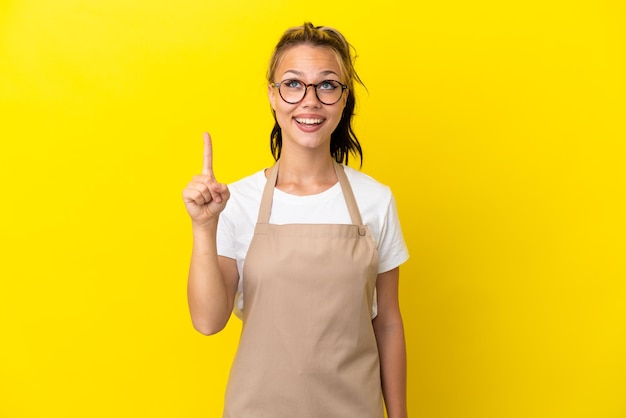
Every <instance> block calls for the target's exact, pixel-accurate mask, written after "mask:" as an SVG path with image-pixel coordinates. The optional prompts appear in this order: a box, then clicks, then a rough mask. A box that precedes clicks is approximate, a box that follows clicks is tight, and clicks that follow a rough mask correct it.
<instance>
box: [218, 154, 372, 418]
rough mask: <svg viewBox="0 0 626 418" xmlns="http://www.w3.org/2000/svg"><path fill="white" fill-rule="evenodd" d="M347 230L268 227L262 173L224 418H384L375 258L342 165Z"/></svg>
mask: <svg viewBox="0 0 626 418" xmlns="http://www.w3.org/2000/svg"><path fill="white" fill-rule="evenodd" d="M335 170H336V172H337V177H338V179H339V183H340V185H341V188H342V191H343V195H344V198H345V200H346V204H347V206H348V210H349V212H350V217H351V219H352V225H342V224H333V225H329V224H322V225H317V224H313V225H309V224H288V225H273V224H270V223H269V219H270V211H271V206H272V198H273V193H274V187H275V185H276V179H277V176H278V163H276V164H275V165H274V167H273V168H272V169H270V172H269V175H268V179H267V184H266V186H265V190H264V192H263V197H262V200H261V207H260V210H259V218H258V223H257V225H256V228H255V231H254V237H253V238H252V242H251V243H250V248H249V250H248V254H247V256H246V260H245V263H244V269H243V294H244V298H245V300H244V309H243V318H242V320H243V329H242V333H241V340H240V343H239V348H238V351H237V355H236V357H235V361H234V363H233V366H232V369H231V373H230V378H229V382H228V388H227V390H226V399H225V409H224V415H223V416H224V417H225V418H383V404H382V393H381V382H380V364H379V357H378V349H377V346H376V338H375V335H374V330H373V328H372V320H371V314H372V299H373V295H374V287H375V285H376V276H377V268H378V253H377V250H376V245H375V242H374V239H373V238H372V234H371V232H370V230H369V228H368V227H367V226H366V225H363V222H362V221H361V215H360V213H359V210H358V207H357V204H356V201H355V199H354V194H353V193H352V188H351V187H350V183H349V182H348V179H347V177H346V175H345V173H344V170H343V166H341V165H339V164H335Z"/></svg>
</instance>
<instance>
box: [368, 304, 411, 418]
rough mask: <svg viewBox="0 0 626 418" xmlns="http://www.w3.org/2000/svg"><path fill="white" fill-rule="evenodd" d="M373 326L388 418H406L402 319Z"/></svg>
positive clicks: (404, 350) (404, 347) (404, 353)
mask: <svg viewBox="0 0 626 418" xmlns="http://www.w3.org/2000/svg"><path fill="white" fill-rule="evenodd" d="M377 325H378V326H375V331H376V340H377V342H378V351H379V355H380V366H381V379H382V389H383V396H384V398H385V406H386V408H387V415H388V416H389V418H406V417H407V405H406V346H405V339H404V327H403V325H402V318H401V317H400V316H399V314H398V318H397V319H395V320H394V321H393V322H392V323H389V324H377Z"/></svg>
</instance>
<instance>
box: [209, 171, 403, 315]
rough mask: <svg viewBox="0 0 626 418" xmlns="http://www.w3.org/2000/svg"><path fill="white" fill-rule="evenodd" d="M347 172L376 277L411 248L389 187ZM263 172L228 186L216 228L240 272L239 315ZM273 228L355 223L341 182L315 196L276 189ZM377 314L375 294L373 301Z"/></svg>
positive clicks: (221, 249) (220, 244) (219, 241)
mask: <svg viewBox="0 0 626 418" xmlns="http://www.w3.org/2000/svg"><path fill="white" fill-rule="evenodd" d="M344 171H345V173H346V176H347V178H348V181H349V182H350V186H351V187H352V191H353V193H354V197H355V199H356V202H357V205H358V207H359V212H360V213H361V218H362V220H363V223H364V224H365V225H368V226H369V228H370V230H371V232H372V235H373V238H374V241H375V242H376V247H377V250H378V258H379V265H378V273H379V274H380V273H384V272H386V271H389V270H392V269H394V268H396V267H398V266H399V265H400V264H402V263H404V262H405V261H406V260H407V259H408V257H409V254H408V250H407V247H406V244H405V242H404V238H403V236H402V230H401V228H400V222H399V219H398V213H397V209H396V204H395V200H394V198H393V194H392V193H391V189H389V187H387V186H385V185H383V184H381V183H379V182H378V181H376V180H374V179H373V178H371V177H370V176H368V175H366V174H364V173H362V172H360V171H357V170H355V169H353V168H351V167H348V166H344ZM265 183H266V178H265V173H264V170H261V171H259V172H256V173H254V174H252V175H251V176H248V177H245V178H243V179H241V180H239V181H237V182H235V183H232V184H231V185H229V190H230V194H231V196H230V199H229V201H228V203H227V205H226V208H225V209H224V211H223V212H222V213H221V214H220V219H219V223H218V228H217V252H218V254H219V255H221V256H224V257H228V258H233V259H235V260H236V262H237V269H238V271H239V285H238V291H237V299H236V304H235V314H237V315H238V316H240V314H241V311H242V310H243V307H244V300H243V285H242V277H241V274H242V272H243V264H244V262H245V258H246V254H247V253H248V247H249V246H250V241H251V240H252V236H253V235H254V227H255V225H256V223H257V218H258V213H259V207H260V205H261V196H262V194H263V189H264V187H265ZM270 223H272V224H279V225H282V224H351V223H352V221H351V219H350V214H349V213H348V207H347V205H346V202H345V199H344V197H343V193H342V190H341V186H340V184H339V183H338V182H337V183H336V184H335V185H333V186H332V187H330V188H329V189H327V190H325V191H323V192H321V193H318V194H314V195H308V196H296V195H292V194H289V193H285V192H283V191H281V190H279V189H276V188H274V198H273V202H272V211H271V214H270ZM373 312H374V314H373V316H376V312H377V307H376V295H374V301H373Z"/></svg>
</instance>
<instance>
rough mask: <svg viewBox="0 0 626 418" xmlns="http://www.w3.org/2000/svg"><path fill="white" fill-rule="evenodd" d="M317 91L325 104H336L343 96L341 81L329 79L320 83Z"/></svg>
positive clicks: (318, 96)
mask: <svg viewBox="0 0 626 418" xmlns="http://www.w3.org/2000/svg"><path fill="white" fill-rule="evenodd" d="M315 92H316V93H317V98H318V99H320V102H322V103H324V104H334V103H337V102H338V101H339V99H340V98H341V93H343V89H342V88H341V84H340V83H339V82H337V81H334V80H327V81H322V82H321V83H319V84H318V85H317V87H316V88H315Z"/></svg>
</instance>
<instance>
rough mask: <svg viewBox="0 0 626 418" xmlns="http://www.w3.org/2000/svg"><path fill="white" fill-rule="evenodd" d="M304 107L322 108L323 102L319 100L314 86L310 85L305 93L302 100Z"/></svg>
mask: <svg viewBox="0 0 626 418" xmlns="http://www.w3.org/2000/svg"><path fill="white" fill-rule="evenodd" d="M302 105H303V106H321V105H322V102H320V100H319V99H318V98H317V93H316V91H315V86H314V85H313V84H309V85H308V86H306V91H305V92H304V98H303V99H302Z"/></svg>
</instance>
